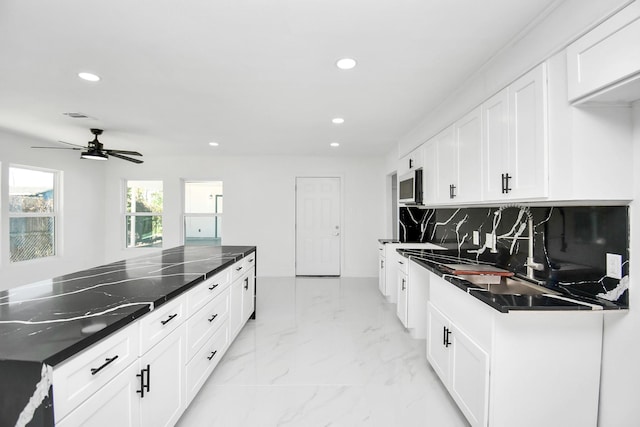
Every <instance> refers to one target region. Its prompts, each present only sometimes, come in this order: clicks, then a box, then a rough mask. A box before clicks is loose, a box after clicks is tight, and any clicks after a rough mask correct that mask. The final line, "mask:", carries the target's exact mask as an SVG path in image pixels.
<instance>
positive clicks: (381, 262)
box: [380, 260, 384, 269]
mask: <svg viewBox="0 0 640 427" xmlns="http://www.w3.org/2000/svg"><path fill="white" fill-rule="evenodd" d="M380 269H384V260H380Z"/></svg>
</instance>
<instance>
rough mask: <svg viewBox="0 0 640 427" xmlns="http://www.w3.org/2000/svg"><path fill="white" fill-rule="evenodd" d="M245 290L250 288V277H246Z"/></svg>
mask: <svg viewBox="0 0 640 427" xmlns="http://www.w3.org/2000/svg"><path fill="white" fill-rule="evenodd" d="M244 290H245V291H247V290H249V278H248V277H245V278H244Z"/></svg>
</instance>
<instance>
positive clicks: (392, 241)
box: [378, 239, 400, 245]
mask: <svg viewBox="0 0 640 427" xmlns="http://www.w3.org/2000/svg"><path fill="white" fill-rule="evenodd" d="M378 242H379V243H382V244H383V245H385V244H387V243H400V240H398V239H378Z"/></svg>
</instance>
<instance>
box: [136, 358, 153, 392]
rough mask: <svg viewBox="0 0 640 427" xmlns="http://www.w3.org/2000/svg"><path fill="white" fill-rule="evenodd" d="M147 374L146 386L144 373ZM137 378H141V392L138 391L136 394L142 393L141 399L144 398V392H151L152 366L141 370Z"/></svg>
mask: <svg viewBox="0 0 640 427" xmlns="http://www.w3.org/2000/svg"><path fill="white" fill-rule="evenodd" d="M145 372H146V373H147V382H146V384H145V381H144V373H145ZM136 377H138V378H140V390H136V393H140V398H141V399H142V398H143V397H144V392H145V391H146V392H147V393H148V392H150V391H151V366H149V365H147V367H146V368H143V369H141V370H140V373H139V374H136Z"/></svg>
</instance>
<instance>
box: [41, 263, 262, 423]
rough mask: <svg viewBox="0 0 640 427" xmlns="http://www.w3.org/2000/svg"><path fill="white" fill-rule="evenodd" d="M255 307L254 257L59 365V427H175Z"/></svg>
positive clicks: (56, 378) (56, 400)
mask: <svg viewBox="0 0 640 427" xmlns="http://www.w3.org/2000/svg"><path fill="white" fill-rule="evenodd" d="M232 278H235V281H234V282H233V285H230V281H231V279H232ZM254 310H255V254H250V255H249V256H248V257H247V258H244V259H243V260H241V261H239V262H237V263H235V264H233V266H231V267H229V268H227V269H225V270H224V271H222V272H220V273H218V274H216V275H215V276H213V277H212V278H210V279H208V280H205V281H203V282H202V283H200V284H198V285H196V286H195V287H193V288H192V289H190V290H189V291H187V292H186V293H185V294H183V295H181V296H179V297H177V298H174V299H172V300H170V301H168V302H166V303H165V304H163V305H161V306H159V307H157V308H156V309H155V310H153V311H151V312H150V313H148V314H146V315H144V316H143V317H141V318H140V319H139V320H137V321H135V322H133V323H132V324H130V325H129V326H127V327H126V328H124V329H122V330H121V331H119V332H116V333H114V334H112V335H110V336H108V337H107V338H105V339H103V340H102V341H99V342H98V343H96V344H94V345H93V346H91V347H89V348H88V349H86V350H85V351H83V352H81V353H79V354H78V355H76V356H74V357H73V358H71V359H69V360H67V361H65V362H64V363H62V364H60V365H58V366H56V367H55V368H54V370H53V390H54V393H53V396H54V408H55V410H54V414H55V422H56V425H61V426H64V427H75V426H114V425H117V426H132V427H133V426H143V427H162V426H173V425H175V423H176V422H177V421H178V419H179V418H180V416H181V415H182V413H183V412H184V410H185V409H186V407H187V406H188V404H189V402H191V400H192V399H193V398H194V397H195V395H196V394H197V392H198V391H199V390H200V388H201V387H202V385H203V384H204V382H205V381H206V380H207V378H208V377H209V375H210V374H211V373H212V372H213V369H214V368H215V366H216V365H217V364H218V362H219V361H220V359H221V358H222V356H223V355H224V353H225V352H226V350H227V348H228V347H229V344H230V342H231V341H232V340H233V338H234V337H235V335H237V333H238V332H239V331H240V330H241V329H242V326H244V324H245V323H246V321H247V319H249V317H251V315H252V314H253V313H254ZM232 325H233V326H232ZM231 328H233V330H234V335H233V336H231V335H230V331H231Z"/></svg>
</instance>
